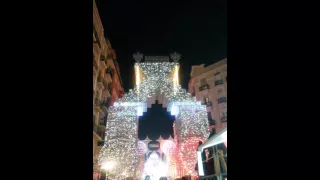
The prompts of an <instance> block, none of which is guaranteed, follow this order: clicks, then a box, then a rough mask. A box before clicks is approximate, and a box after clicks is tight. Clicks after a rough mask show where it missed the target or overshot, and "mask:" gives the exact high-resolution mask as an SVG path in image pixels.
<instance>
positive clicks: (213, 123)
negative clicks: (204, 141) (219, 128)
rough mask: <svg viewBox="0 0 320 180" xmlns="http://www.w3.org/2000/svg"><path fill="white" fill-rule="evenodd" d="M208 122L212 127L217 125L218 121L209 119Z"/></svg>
mask: <svg viewBox="0 0 320 180" xmlns="http://www.w3.org/2000/svg"><path fill="white" fill-rule="evenodd" d="M208 121H209V125H210V126H214V125H216V120H214V119H211V118H209V119H208Z"/></svg>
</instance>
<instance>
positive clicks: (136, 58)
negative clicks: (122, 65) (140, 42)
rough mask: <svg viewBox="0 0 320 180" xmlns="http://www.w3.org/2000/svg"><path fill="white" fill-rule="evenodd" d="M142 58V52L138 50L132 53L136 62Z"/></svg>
mask: <svg viewBox="0 0 320 180" xmlns="http://www.w3.org/2000/svg"><path fill="white" fill-rule="evenodd" d="M142 58H143V54H140V53H139V52H137V53H135V54H133V59H134V60H135V61H136V62H137V63H138V62H140V61H141V59H142Z"/></svg>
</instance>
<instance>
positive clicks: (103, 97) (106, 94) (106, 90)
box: [102, 89, 111, 99]
mask: <svg viewBox="0 0 320 180" xmlns="http://www.w3.org/2000/svg"><path fill="white" fill-rule="evenodd" d="M110 97H111V95H110V92H109V90H108V89H105V90H103V92H102V99H107V98H110Z"/></svg>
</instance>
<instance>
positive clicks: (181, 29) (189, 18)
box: [96, 0, 227, 136]
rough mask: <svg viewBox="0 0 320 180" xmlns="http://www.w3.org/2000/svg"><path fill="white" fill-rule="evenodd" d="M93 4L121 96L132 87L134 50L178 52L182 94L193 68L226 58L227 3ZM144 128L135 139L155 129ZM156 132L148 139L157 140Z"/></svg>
mask: <svg viewBox="0 0 320 180" xmlns="http://www.w3.org/2000/svg"><path fill="white" fill-rule="evenodd" d="M209 2H210V4H209ZM96 3H97V6H98V9H99V13H100V17H101V20H102V23H103V26H104V29H105V37H106V38H109V39H110V42H111V44H112V46H113V48H114V49H115V51H116V54H117V61H118V63H119V67H120V72H121V78H122V81H123V87H124V90H125V92H128V91H129V89H132V88H133V84H134V71H133V65H134V60H133V58H132V54H133V53H135V52H137V51H139V52H140V53H143V54H144V55H169V54H170V53H173V52H178V53H180V54H181V55H182V58H181V59H180V72H179V76H180V79H179V81H180V84H181V85H182V87H183V88H185V89H187V87H188V81H189V77H190V72H191V66H192V65H199V64H202V63H204V64H206V65H210V64H212V63H214V62H217V61H219V60H221V59H223V58H226V57H227V17H226V0H214V1H206V2H205V3H203V2H201V3H200V2H197V1H191V3H187V2H185V1H180V2H179V1H167V2H166V1H165V0H163V1H142V0H140V1H137V0H130V1H127V0H107V1H106V0H96ZM151 114H152V113H151ZM144 124H147V123H144ZM144 124H143V123H142V124H141V125H140V127H139V129H140V130H141V132H140V134H141V133H146V132H147V129H152V127H153V128H154V129H159V128H158V126H156V125H155V124H154V125H150V126H149V125H144ZM160 131H162V130H160V129H159V131H158V130H156V132H155V131H154V132H153V133H152V134H153V135H155V136H156V135H160V133H161V132H160ZM167 131H170V130H169V129H168V130H167Z"/></svg>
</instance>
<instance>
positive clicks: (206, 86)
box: [199, 85, 210, 91]
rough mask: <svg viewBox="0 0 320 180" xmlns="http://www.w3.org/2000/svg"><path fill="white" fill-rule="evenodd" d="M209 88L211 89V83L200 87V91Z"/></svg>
mask: <svg viewBox="0 0 320 180" xmlns="http://www.w3.org/2000/svg"><path fill="white" fill-rule="evenodd" d="M207 89H210V86H209V85H204V86H201V87H199V91H204V90H207Z"/></svg>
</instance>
